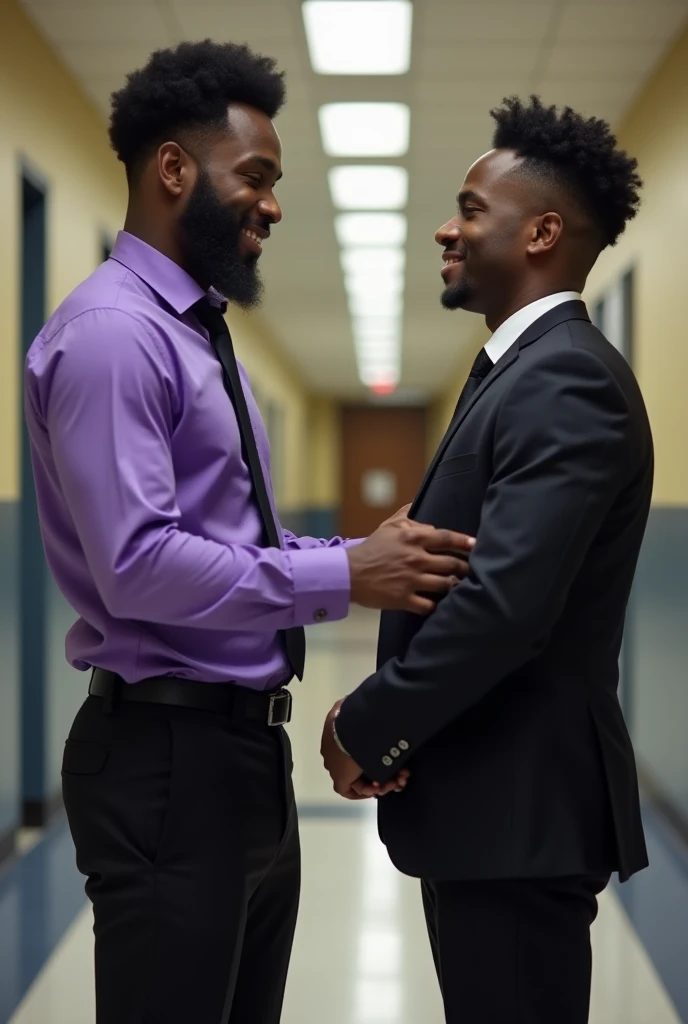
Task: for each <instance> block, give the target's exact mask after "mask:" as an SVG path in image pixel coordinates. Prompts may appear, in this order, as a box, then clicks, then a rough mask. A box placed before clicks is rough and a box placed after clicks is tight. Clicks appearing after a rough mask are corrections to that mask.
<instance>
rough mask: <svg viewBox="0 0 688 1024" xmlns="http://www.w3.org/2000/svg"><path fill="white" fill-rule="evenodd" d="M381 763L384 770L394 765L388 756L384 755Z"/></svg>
mask: <svg viewBox="0 0 688 1024" xmlns="http://www.w3.org/2000/svg"><path fill="white" fill-rule="evenodd" d="M382 763H383V765H384V766H385V768H389V767H391V765H393V764H394V761H393V760H392V758H391V757H390V756H389V754H385V756H384V757H383V758H382Z"/></svg>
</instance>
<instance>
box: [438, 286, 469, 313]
mask: <svg viewBox="0 0 688 1024" xmlns="http://www.w3.org/2000/svg"><path fill="white" fill-rule="evenodd" d="M472 298H473V290H472V288H471V286H470V285H469V284H467V283H466V281H459V282H458V283H457V284H450V285H449V286H448V287H447V288H445V289H444V291H443V292H442V295H441V296H440V302H441V303H442V305H443V306H444V308H445V309H464V308H465V306H466V305H467V304H468V303H469V302H470V301H471V299H472Z"/></svg>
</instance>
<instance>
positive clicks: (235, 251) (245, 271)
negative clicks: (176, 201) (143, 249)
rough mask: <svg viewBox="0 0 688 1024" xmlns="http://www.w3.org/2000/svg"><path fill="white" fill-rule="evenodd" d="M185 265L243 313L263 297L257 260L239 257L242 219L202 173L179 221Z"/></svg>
mask: <svg viewBox="0 0 688 1024" xmlns="http://www.w3.org/2000/svg"><path fill="white" fill-rule="evenodd" d="M179 227H180V229H181V233H182V245H183V251H184V258H185V261H186V264H187V266H188V268H189V270H190V272H191V274H192V275H193V277H195V278H196V280H197V281H198V282H199V283H202V284H203V286H204V287H205V285H206V282H209V286H210V285H212V286H213V287H214V288H216V289H217V291H219V292H221V293H222V295H223V296H224V297H225V298H226V299H228V300H229V301H230V302H236V304H237V305H238V306H241V307H242V309H246V310H249V309H255V308H256V306H258V305H259V304H260V300H261V298H262V295H263V282H262V281H261V279H260V275H259V273H258V266H257V264H258V256H251V257H250V258H249V259H244V258H243V257H242V256H241V255H240V254H239V240H240V236H241V227H242V224H241V219H240V218H239V217H238V216H237V214H236V213H235V211H234V210H233V208H232V207H231V206H228V205H227V204H226V203H222V202H221V201H220V199H219V198H218V196H217V193H216V192H215V189H214V188H213V186H212V182H211V181H210V177H209V176H208V174H207V172H206V171H204V170H201V171H200V172H199V175H198V180H197V181H196V185H195V187H194V190H193V192H192V193H191V196H190V197H189V202H188V203H187V206H186V209H185V210H184V213H183V214H182V216H181V217H180V220H179Z"/></svg>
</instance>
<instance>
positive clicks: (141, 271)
mask: <svg viewBox="0 0 688 1024" xmlns="http://www.w3.org/2000/svg"><path fill="white" fill-rule="evenodd" d="M111 258H112V259H113V260H117V262H118V263H121V264H122V265H123V266H125V267H127V268H128V269H129V270H131V271H132V272H133V273H134V274H136V276H137V277H140V278H141V280H142V281H145V282H146V284H147V285H149V286H150V287H151V288H152V289H153V291H154V292H157V294H158V295H159V296H160V297H161V298H162V299H164V300H165V302H166V303H167V304H168V305H169V306H171V307H172V309H174V311H175V312H176V313H178V314H179V315H180V316H181V315H182V313H186V311H187V310H188V309H190V308H191V306H193V304H194V302H198V300H199V299H202V298H203V297H204V296H206V294H207V297H208V299H209V300H210V302H211V303H212V304H213V305H214V306H219V307H220V308H221V309H222V311H223V312H224V309H225V308H226V305H227V302H226V300H225V299H224V297H223V296H222V295H220V293H219V292H218V291H216V290H215V289H214V288H211V289H210V291H209V292H207V293H206V292H204V291H203V289H202V288H201V286H200V285H199V284H198V282H196V281H194V279H193V278H192V277H191V275H190V274H187V272H186V271H185V270H182V268H181V267H180V266H179V264H177V263H175V262H174V261H173V260H171V259H169V257H168V256H165V255H163V253H161V252H160V250H159V249H154V248H153V246H152V245H148V243H147V242H144V241H143V240H142V239H141V238H137V237H136V235H132V234H130V233H129V232H128V231H120V232H119V234H118V235H117V240H116V241H115V244H114V246H113V249H112V257H111Z"/></svg>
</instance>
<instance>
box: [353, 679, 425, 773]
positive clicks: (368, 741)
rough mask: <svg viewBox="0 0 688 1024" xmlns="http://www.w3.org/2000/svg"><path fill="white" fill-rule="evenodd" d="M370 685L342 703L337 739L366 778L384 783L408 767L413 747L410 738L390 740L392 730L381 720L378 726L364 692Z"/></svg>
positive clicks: (364, 685)
mask: <svg viewBox="0 0 688 1024" xmlns="http://www.w3.org/2000/svg"><path fill="white" fill-rule="evenodd" d="M371 678H372V679H374V678H375V677H374V676H373V677H371ZM369 683H370V680H368V681H367V682H366V683H364V684H363V685H362V686H360V687H359V688H358V690H354V692H353V693H352V694H350V695H349V696H348V697H347V698H346V700H345V701H344V703H343V704H342V706H341V709H340V711H339V714H338V715H337V719H336V727H337V736H338V737H339V740H340V742H341V744H342V746H343V747H345V748H346V750H347V751H348V753H349V757H351V758H352V759H353V760H354V761H355V762H356V764H357V765H359V766H360V767H361V768H362V769H363V773H364V775H365V776H366V778H368V779H370V781H371V782H380V783H383V784H384V783H385V782H389V780H390V779H393V778H394V776H395V775H397V773H398V772H399V771H401V769H402V768H403V767H404V766H405V765H406V763H407V761H408V760H409V758H410V756H411V754H412V745H413V744H412V738H411V737H410V736H409V737H403V736H401V737H399V739H392V738H390V730H389V727H388V726H386V725H385V724H384V723H383V722H382V721H380V722H379V723H377V727H376V723H375V716H374V715H373V714H372V709H371V707H370V704H369V701H368V700H367V697H366V693H365V689H366V686H367V685H369Z"/></svg>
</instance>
